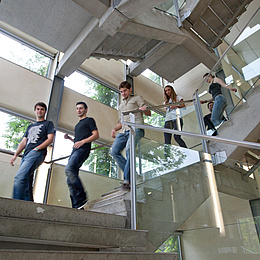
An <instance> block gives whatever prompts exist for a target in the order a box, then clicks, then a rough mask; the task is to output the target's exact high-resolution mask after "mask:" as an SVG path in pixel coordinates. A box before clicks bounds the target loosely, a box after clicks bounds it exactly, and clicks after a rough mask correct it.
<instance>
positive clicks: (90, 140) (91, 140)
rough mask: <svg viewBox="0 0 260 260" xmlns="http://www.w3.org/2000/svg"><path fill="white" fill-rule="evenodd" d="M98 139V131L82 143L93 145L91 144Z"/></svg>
mask: <svg viewBox="0 0 260 260" xmlns="http://www.w3.org/2000/svg"><path fill="white" fill-rule="evenodd" d="M98 138H99V133H98V131H97V130H96V131H93V132H92V135H91V136H90V137H88V138H86V139H83V140H82V141H83V142H84V143H85V144H87V143H91V142H93V141H95V140H97V139H98Z"/></svg>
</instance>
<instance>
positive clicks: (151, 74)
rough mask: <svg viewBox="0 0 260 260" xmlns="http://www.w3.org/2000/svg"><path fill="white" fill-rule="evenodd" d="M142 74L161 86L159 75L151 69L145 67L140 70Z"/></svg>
mask: <svg viewBox="0 0 260 260" xmlns="http://www.w3.org/2000/svg"><path fill="white" fill-rule="evenodd" d="M142 75H143V76H145V77H146V78H148V79H150V80H152V81H153V82H155V83H157V84H158V85H160V86H161V77H160V76H159V75H157V74H156V73H154V72H152V71H151V70H149V69H146V70H145V71H143V72H142Z"/></svg>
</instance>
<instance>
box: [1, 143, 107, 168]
mask: <svg viewBox="0 0 260 260" xmlns="http://www.w3.org/2000/svg"><path fill="white" fill-rule="evenodd" d="M111 144H112V143H108V144H102V145H98V146H96V147H93V148H91V149H90V150H91V151H93V150H96V149H99V148H102V147H106V146H107V147H110V145H111ZM0 153H5V154H8V155H14V154H15V152H12V151H9V150H4V149H1V148H0ZM18 157H22V155H21V154H20V155H18ZM68 157H70V155H66V156H63V157H60V158H57V159H53V160H51V161H44V163H46V164H51V163H54V162H57V161H61V160H63V159H66V158H68Z"/></svg>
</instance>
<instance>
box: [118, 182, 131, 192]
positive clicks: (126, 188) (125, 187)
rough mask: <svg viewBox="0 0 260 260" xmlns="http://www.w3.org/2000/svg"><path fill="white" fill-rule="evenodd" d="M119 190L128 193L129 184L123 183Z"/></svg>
mask: <svg viewBox="0 0 260 260" xmlns="http://www.w3.org/2000/svg"><path fill="white" fill-rule="evenodd" d="M120 189H121V190H127V191H129V190H130V184H129V183H123V184H122V186H121V188H120Z"/></svg>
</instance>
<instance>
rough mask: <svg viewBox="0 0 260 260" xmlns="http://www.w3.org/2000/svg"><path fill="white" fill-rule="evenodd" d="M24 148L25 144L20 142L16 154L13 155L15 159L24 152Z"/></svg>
mask: <svg viewBox="0 0 260 260" xmlns="http://www.w3.org/2000/svg"><path fill="white" fill-rule="evenodd" d="M25 146H26V142H24V141H22V142H21V143H20V144H19V145H18V147H17V150H16V152H15V153H14V155H15V156H16V157H17V156H19V154H20V153H21V152H22V151H23V150H24V148H25Z"/></svg>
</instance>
